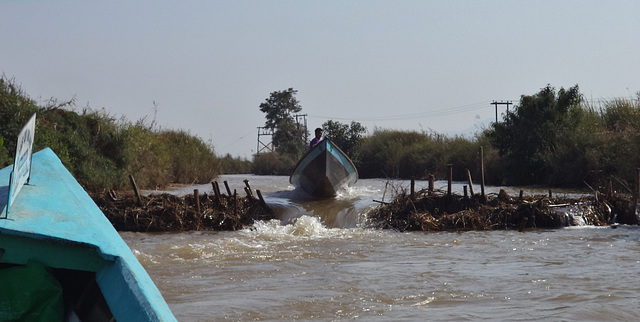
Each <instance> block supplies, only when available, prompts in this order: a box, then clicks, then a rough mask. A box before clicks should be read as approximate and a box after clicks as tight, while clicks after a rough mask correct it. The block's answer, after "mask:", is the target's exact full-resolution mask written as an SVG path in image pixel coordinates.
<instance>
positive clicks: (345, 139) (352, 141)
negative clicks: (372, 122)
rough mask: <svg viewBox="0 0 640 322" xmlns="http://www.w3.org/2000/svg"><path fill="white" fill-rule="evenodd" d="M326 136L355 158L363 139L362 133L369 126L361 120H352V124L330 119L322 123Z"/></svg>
mask: <svg viewBox="0 0 640 322" xmlns="http://www.w3.org/2000/svg"><path fill="white" fill-rule="evenodd" d="M322 129H323V130H324V136H325V137H327V138H329V139H331V141H333V143H335V144H336V145H337V146H338V147H340V149H341V150H342V151H343V152H344V153H346V154H347V155H348V156H349V157H351V158H354V157H355V155H354V153H355V152H356V151H357V149H358V147H359V146H360V144H361V141H362V135H363V134H365V133H366V132H367V128H366V127H364V126H362V124H360V123H359V122H355V121H351V125H347V124H343V123H340V122H336V121H333V120H328V121H326V122H324V124H322Z"/></svg>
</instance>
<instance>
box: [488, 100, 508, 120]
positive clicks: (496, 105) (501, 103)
mask: <svg viewBox="0 0 640 322" xmlns="http://www.w3.org/2000/svg"><path fill="white" fill-rule="evenodd" d="M511 104H513V102H511V101H506V102H504V101H500V102H496V101H493V102H492V103H491V105H495V107H496V123H498V105H507V113H509V105H511Z"/></svg>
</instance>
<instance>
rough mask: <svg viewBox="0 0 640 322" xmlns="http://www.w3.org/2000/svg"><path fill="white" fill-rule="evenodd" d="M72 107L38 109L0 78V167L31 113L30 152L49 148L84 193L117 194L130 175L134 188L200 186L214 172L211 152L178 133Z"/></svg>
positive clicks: (217, 165)
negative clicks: (0, 142) (0, 141)
mask: <svg viewBox="0 0 640 322" xmlns="http://www.w3.org/2000/svg"><path fill="white" fill-rule="evenodd" d="M74 107H75V105H74V102H73V101H69V102H63V103H57V102H55V101H50V102H49V103H48V104H47V105H46V106H38V105H37V104H36V103H35V101H33V100H32V99H30V98H29V97H28V96H27V95H26V94H24V93H23V92H22V91H21V90H20V88H19V86H17V85H15V82H14V81H13V80H8V79H6V78H5V77H2V78H0V118H1V119H2V122H1V123H0V136H2V137H3V138H4V143H5V144H4V145H3V146H1V147H0V166H2V167H4V166H7V165H9V164H11V163H13V160H12V158H11V156H12V155H14V154H15V146H16V139H17V135H18V133H19V131H20V130H21V129H22V127H23V126H24V124H26V122H27V120H28V119H29V117H31V115H33V113H37V118H36V134H35V140H34V151H38V150H41V149H43V148H45V147H50V148H51V149H52V150H53V151H54V152H55V153H56V154H57V155H58V157H59V158H60V160H61V161H62V163H63V164H64V165H65V167H66V168H67V169H69V171H70V172H71V173H72V174H73V175H74V176H75V177H76V179H77V180H78V182H80V183H81V184H82V185H83V186H84V187H85V188H86V189H88V190H100V189H121V188H124V187H126V186H128V185H129V179H128V176H129V175H133V176H134V178H135V179H136V183H137V184H138V186H139V187H140V188H154V187H162V186H166V185H167V184H170V183H206V182H209V181H210V180H211V179H213V178H214V177H215V176H217V174H218V173H219V170H220V162H219V160H218V158H217V157H216V156H215V153H214V149H213V147H212V146H210V145H208V144H206V143H205V142H203V141H202V140H201V139H200V138H198V137H196V136H192V135H190V134H189V133H187V132H184V131H180V130H178V131H174V130H160V129H154V128H153V126H152V125H149V124H146V122H145V120H144V119H142V120H140V121H138V122H135V123H132V122H129V121H127V120H125V119H124V118H120V119H116V118H115V117H113V116H111V115H109V114H107V113H105V112H102V111H95V110H91V109H89V108H85V109H83V110H82V111H81V112H80V113H78V112H76V111H74V110H73V109H74Z"/></svg>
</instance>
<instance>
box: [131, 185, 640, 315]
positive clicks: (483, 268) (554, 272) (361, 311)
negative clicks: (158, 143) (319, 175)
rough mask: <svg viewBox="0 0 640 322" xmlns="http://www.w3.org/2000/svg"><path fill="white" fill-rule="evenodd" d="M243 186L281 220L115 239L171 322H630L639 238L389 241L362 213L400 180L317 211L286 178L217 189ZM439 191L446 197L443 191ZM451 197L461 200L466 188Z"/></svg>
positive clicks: (626, 230) (540, 235)
mask: <svg viewBox="0 0 640 322" xmlns="http://www.w3.org/2000/svg"><path fill="white" fill-rule="evenodd" d="M244 179H248V180H249V181H250V184H251V186H252V188H254V189H261V191H262V193H263V195H265V199H266V201H267V203H268V204H269V205H270V206H271V207H273V209H274V210H275V211H276V212H277V213H278V214H279V218H280V220H274V221H269V222H257V223H255V224H254V225H253V226H252V227H248V228H247V229H244V230H241V231H235V232H186V233H156V234H150V233H122V234H121V235H122V237H123V238H124V239H125V241H126V242H127V244H128V245H129V246H130V247H131V248H132V250H133V251H134V253H135V255H136V256H137V257H138V259H139V260H140V261H141V263H142V265H143V266H144V267H145V268H146V269H147V271H148V272H149V274H150V275H151V277H152V279H153V280H154V281H155V282H156V284H157V286H158V288H159V289H160V291H161V292H162V294H163V295H164V297H165V299H166V301H167V303H168V304H169V307H170V308H171V309H172V311H173V313H174V314H175V316H176V317H177V318H178V320H180V321H226V320H229V321H248V320H262V321H265V320H267V321H276V320H316V321H334V320H353V319H358V320H366V321H370V320H374V321H375V320H378V321H383V320H384V321H388V320H396V321H397V320H405V321H424V320H438V321H447V320H449V321H460V320H517V321H523V320H524V321H528V320H575V321H578V320H580V321H583V320H636V318H637V316H638V313H637V310H638V303H639V301H638V299H637V296H638V292H639V291H640V280H639V278H638V274H639V273H640V229H639V228H638V227H635V226H630V227H624V226H621V227H618V228H617V229H612V228H609V227H590V226H578V227H571V228H565V229H554V230H532V231H526V232H524V233H519V232H517V231H481V232H463V233H450V232H437V233H434V232H427V233H424V232H411V233H399V232H394V231H386V230H375V229H370V228H367V225H366V220H365V217H366V216H365V213H366V212H367V211H368V210H370V209H371V208H372V207H375V206H376V205H377V203H376V202H373V199H376V200H382V199H383V195H384V197H385V200H389V198H390V197H391V196H392V194H393V190H394V189H397V188H398V187H404V188H405V189H406V188H407V187H408V182H404V181H394V182H391V183H390V182H387V181H386V180H360V181H359V182H358V184H357V185H356V186H355V187H353V188H352V189H349V190H348V191H347V192H345V193H344V194H343V195H341V196H339V197H338V198H336V199H334V200H324V201H318V200H309V199H306V198H304V196H301V195H299V194H298V193H297V192H296V191H294V190H293V187H291V186H290V185H289V183H288V180H287V179H288V178H286V177H279V176H249V175H233V176H223V177H221V178H219V179H218V180H219V181H220V182H222V181H223V180H227V181H228V182H229V184H230V185H231V187H232V189H237V190H238V191H243V190H242V188H243V187H244V183H243V182H242V180H244ZM423 186H424V187H426V183H425V182H418V183H417V188H418V189H419V188H422V187H423ZM385 188H386V189H385ZM436 188H442V189H444V190H446V182H437V183H436ZM474 188H475V190H476V191H478V190H479V187H474ZM193 189H199V191H200V193H203V192H206V193H208V192H209V191H210V186H209V185H202V186H192V187H183V188H180V189H173V190H172V192H173V193H176V194H185V193H192V192H193ZM207 189H209V190H207ZM498 190H499V187H490V188H488V189H487V192H488V193H495V192H497V191H498ZM454 191H458V192H459V193H461V191H462V183H460V184H454ZM518 191H519V189H518V188H511V189H509V190H508V192H509V193H511V194H512V195H517V193H518ZM525 193H530V194H538V193H539V194H546V193H548V191H542V190H541V191H526V192H525ZM557 193H564V194H566V195H570V194H572V193H573V192H571V191H564V192H557Z"/></svg>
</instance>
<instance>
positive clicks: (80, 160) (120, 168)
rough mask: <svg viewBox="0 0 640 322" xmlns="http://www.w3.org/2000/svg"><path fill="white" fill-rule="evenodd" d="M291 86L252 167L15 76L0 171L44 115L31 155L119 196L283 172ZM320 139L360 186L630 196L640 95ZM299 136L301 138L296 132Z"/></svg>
mask: <svg viewBox="0 0 640 322" xmlns="http://www.w3.org/2000/svg"><path fill="white" fill-rule="evenodd" d="M296 93H297V91H296V90H294V89H292V88H290V89H288V90H284V91H276V92H273V93H271V96H270V97H269V98H268V99H267V100H265V102H263V103H262V104H260V105H259V106H258V107H259V110H260V111H262V112H264V113H265V114H266V116H265V118H266V122H265V127H272V130H273V131H274V137H273V143H274V146H275V148H274V149H273V151H271V152H267V153H260V154H256V155H254V156H253V159H252V160H246V159H240V158H233V157H231V156H230V155H226V156H224V157H219V156H216V154H215V152H214V147H213V146H212V145H211V144H210V143H207V142H204V141H203V140H201V139H200V138H198V137H196V136H194V135H191V134H190V133H189V132H186V131H183V130H170V129H161V128H158V127H157V126H156V124H155V122H154V120H151V121H150V120H147V119H146V118H145V119H141V120H138V121H136V122H131V121H129V120H126V119H124V118H116V117H114V116H112V115H109V114H107V113H106V112H104V111H102V110H94V109H91V108H89V107H86V108H81V109H78V108H77V107H76V106H75V102H74V101H73V100H70V101H65V102H58V101H56V100H55V99H52V100H49V101H47V102H45V104H44V105H43V106H40V105H38V104H37V103H36V102H35V101H34V100H32V99H30V98H29V97H28V96H27V95H26V94H25V93H23V92H22V90H21V89H20V88H19V86H17V85H16V84H15V82H14V81H13V80H12V79H7V78H6V77H2V78H0V118H1V119H2V123H0V137H1V138H3V141H4V144H3V145H0V166H7V165H9V164H11V163H13V160H12V156H13V154H14V153H15V151H14V150H15V143H16V142H15V140H16V138H17V134H18V132H19V131H20V129H21V128H22V126H24V124H25V123H26V121H27V120H28V118H29V117H30V116H31V115H32V114H33V113H37V115H38V116H37V122H36V137H35V146H34V150H36V151H37V150H39V149H42V148H44V147H47V146H48V147H51V148H52V149H53V150H54V151H55V152H56V154H57V155H58V156H59V157H60V159H61V160H62V162H63V163H64V165H65V166H66V167H67V168H68V169H69V170H70V171H71V172H72V173H73V175H74V176H75V177H76V178H77V179H78V181H79V182H80V183H81V184H82V185H83V186H84V187H85V188H87V189H88V190H93V191H98V190H104V189H115V190H118V189H121V188H126V187H128V186H129V179H128V178H129V177H128V176H129V175H133V176H134V177H135V180H136V181H137V184H138V186H139V187H140V188H142V189H146V188H156V187H162V186H166V185H168V184H170V183H185V184H191V183H208V182H210V181H211V180H212V179H213V178H215V177H216V176H217V175H218V174H220V173H248V172H251V173H254V174H269V175H288V174H289V173H290V172H291V170H292V169H293V167H294V166H295V164H296V163H297V161H298V159H299V158H300V157H301V156H302V154H303V153H304V152H305V151H306V149H307V144H308V142H306V140H307V139H308V135H309V133H308V130H307V129H306V128H304V127H301V126H300V125H301V124H300V123H298V122H297V121H296V117H297V116H296V115H297V114H296V113H301V112H302V107H301V105H300V102H299V101H298V100H297V99H296V98H295V95H296ZM322 127H323V128H324V130H325V136H327V137H330V138H331V139H332V140H333V141H334V142H339V143H340V144H341V145H339V146H341V148H342V149H343V150H344V151H346V152H347V153H348V155H350V156H351V158H352V160H353V161H354V163H355V164H356V167H357V168H358V170H359V174H360V177H361V178H373V177H387V178H404V179H409V178H416V179H421V178H427V176H428V175H430V174H434V175H435V176H436V178H438V179H446V178H448V175H449V173H448V171H449V167H448V165H449V164H451V165H452V172H453V180H456V181H463V180H464V181H466V180H467V179H468V172H467V170H468V171H469V173H470V174H471V176H472V177H473V179H474V180H479V178H480V177H481V174H482V173H481V168H480V160H481V157H482V161H483V163H484V176H485V182H486V183H487V184H492V185H532V184H533V185H544V186H549V187H585V186H586V185H585V183H586V184H588V185H589V186H592V187H598V186H600V187H601V186H605V185H608V184H610V183H613V185H614V186H615V189H617V190H626V191H631V189H632V188H633V187H634V184H635V183H634V182H633V181H634V180H635V179H634V178H636V177H637V175H636V169H637V168H638V166H639V165H640V103H639V101H638V98H629V99H612V100H609V101H606V102H605V103H604V104H602V105H598V106H594V105H590V104H589V103H588V102H586V101H585V100H584V99H583V97H582V95H581V94H580V92H579V88H578V86H574V87H571V88H569V89H564V88H560V89H559V90H556V89H555V88H553V87H551V86H550V85H548V86H546V87H544V88H542V89H541V90H540V91H539V92H537V93H534V94H532V95H522V97H521V98H520V102H519V103H518V104H515V108H513V109H512V110H511V111H509V112H507V113H506V115H505V117H504V118H503V119H502V120H500V121H499V122H496V123H492V124H491V125H488V127H487V128H485V129H483V130H482V131H480V132H478V133H476V134H475V135H474V136H473V137H463V136H455V137H448V136H445V135H442V134H439V133H436V132H432V131H422V132H417V131H399V130H389V129H382V128H375V129H372V131H371V133H370V134H369V135H365V133H367V129H366V128H364V127H363V126H362V125H361V124H360V123H358V122H355V121H353V122H351V124H342V123H340V122H335V121H332V120H329V121H328V122H325V123H324V124H323V125H322ZM292 133H293V134H294V136H295V138H296V139H295V140H294V139H291V138H290V137H289V135H291V134H292Z"/></svg>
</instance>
